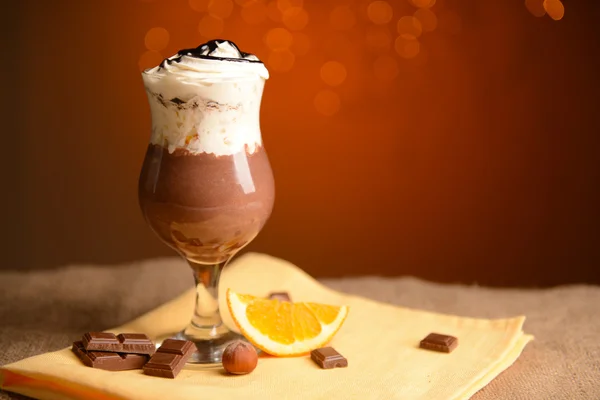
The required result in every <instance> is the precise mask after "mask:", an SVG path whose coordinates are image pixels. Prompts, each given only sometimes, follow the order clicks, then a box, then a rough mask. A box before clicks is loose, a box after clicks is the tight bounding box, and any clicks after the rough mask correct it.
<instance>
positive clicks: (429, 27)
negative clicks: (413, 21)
mask: <svg viewBox="0 0 600 400" xmlns="http://www.w3.org/2000/svg"><path fill="white" fill-rule="evenodd" d="M415 18H417V19H418V20H419V22H421V27H422V28H423V32H432V31H434V30H435V28H436V27H437V23H438V19H437V16H436V15H435V13H434V12H433V11H431V10H430V9H429V8H419V9H418V10H417V11H415Z"/></svg>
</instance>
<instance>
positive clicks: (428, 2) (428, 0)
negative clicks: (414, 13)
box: [410, 0, 435, 8]
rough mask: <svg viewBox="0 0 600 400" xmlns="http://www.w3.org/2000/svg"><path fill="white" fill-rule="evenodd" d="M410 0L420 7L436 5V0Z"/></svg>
mask: <svg viewBox="0 0 600 400" xmlns="http://www.w3.org/2000/svg"><path fill="white" fill-rule="evenodd" d="M410 2H411V3H412V5H413V6H415V7H419V8H431V7H433V6H434V5H435V0H410Z"/></svg>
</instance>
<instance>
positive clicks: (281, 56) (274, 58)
mask: <svg viewBox="0 0 600 400" xmlns="http://www.w3.org/2000/svg"><path fill="white" fill-rule="evenodd" d="M295 61H296V57H295V56H294V53H292V52H291V51H289V50H288V49H281V50H273V51H272V52H271V53H270V54H269V58H268V59H267V66H268V67H269V70H273V71H276V72H287V71H289V70H291V69H292V67H293V66H294V62H295Z"/></svg>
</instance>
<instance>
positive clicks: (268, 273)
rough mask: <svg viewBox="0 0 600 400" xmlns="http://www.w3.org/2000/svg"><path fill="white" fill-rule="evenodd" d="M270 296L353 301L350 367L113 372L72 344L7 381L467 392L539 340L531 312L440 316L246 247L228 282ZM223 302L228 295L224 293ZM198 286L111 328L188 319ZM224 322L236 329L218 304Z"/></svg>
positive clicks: (343, 334) (145, 387)
mask: <svg viewBox="0 0 600 400" xmlns="http://www.w3.org/2000/svg"><path fill="white" fill-rule="evenodd" d="M228 287H230V288H232V289H233V290H235V291H237V292H241V293H248V294H254V295H258V296H264V295H266V294H268V293H269V292H271V291H288V292H290V293H291V295H292V298H293V300H294V301H315V302H323V303H329V304H347V305H349V306H350V313H349V315H348V318H347V320H346V322H345V324H344V326H342V328H341V329H340V331H339V332H338V334H337V335H336V336H335V337H334V338H333V341H332V342H331V345H332V346H333V347H335V348H336V349H337V350H338V351H339V352H340V353H341V354H343V355H344V356H345V357H347V358H348V361H349V366H348V368H336V369H332V370H322V369H320V368H318V367H317V366H316V365H315V364H314V363H313V362H312V361H311V360H310V357H292V358H275V357H261V358H260V359H259V363H258V367H257V368H256V370H255V371H254V372H253V373H251V374H249V375H243V376H228V375H226V374H224V372H223V371H222V370H220V369H213V370H200V369H199V368H198V367H196V366H194V365H191V364H188V365H187V366H186V367H185V368H184V369H183V370H182V372H181V373H180V374H179V376H178V377H177V378H176V379H174V380H171V379H162V378H155V377H150V376H146V375H143V374H142V371H141V370H135V371H124V372H109V371H103V370H98V369H92V368H89V367H85V366H83V365H82V364H81V362H80V361H79V360H78V359H77V358H76V357H75V355H73V354H72V353H71V351H70V350H69V349H64V350H60V351H56V352H53V353H47V354H42V355H39V356H35V357H31V358H28V359H25V360H21V361H18V362H16V363H13V364H10V365H6V366H4V367H3V368H1V369H0V387H2V388H3V389H4V390H8V391H13V392H17V393H21V394H24V395H28V396H31V397H36V398H39V399H53V400H54V399H56V400H63V399H81V398H85V399H98V400H100V399H102V400H104V399H107V400H113V399H144V400H147V399H150V400H152V399H165V398H169V399H193V400H198V399H216V398H221V399H229V398H236V399H237V398H240V399H261V400H263V399H435V400H445V399H448V400H450V399H468V398H469V397H471V396H472V395H473V394H474V393H476V392H477V391H478V390H480V389H481V388H482V387H484V386H485V385H487V384H488V383H489V382H490V381H491V380H492V379H494V378H495V377H496V376H498V374H500V373H501V372H502V371H504V370H505V369H506V368H508V367H509V366H510V365H511V364H512V363H513V362H514V361H515V360H516V359H517V358H518V357H519V355H520V354H521V352H522V350H523V348H524V347H525V345H526V344H527V343H528V342H529V341H530V340H532V339H533V337H532V336H530V335H525V334H524V333H523V331H522V326H523V322H524V320H525V317H516V318H509V319H497V320H486V319H475V318H462V317H458V316H454V315H443V314H435V313H431V312H424V311H419V310H413V309H408V308H403V307H396V306H392V305H388V304H383V303H378V302H375V301H371V300H368V299H364V298H360V297H357V296H350V295H345V294H343V293H338V292H335V291H333V290H330V289H328V288H326V287H324V286H322V285H321V284H319V283H318V282H316V281H315V280H313V279H312V278H311V277H310V276H308V275H307V274H305V273H304V272H303V271H302V270H300V269H298V268H297V267H295V266H294V265H292V264H290V263H288V262H286V261H283V260H279V259H276V258H273V257H270V256H267V255H263V254H255V253H248V254H246V255H244V256H242V257H240V258H239V259H237V260H236V261H235V262H234V263H232V264H231V266H229V267H228V268H226V269H225V271H224V274H223V279H222V284H221V294H224V290H225V289H226V288H228ZM221 300H222V301H223V296H221ZM193 302H194V291H193V290H190V291H188V292H186V293H184V294H182V295H181V296H180V297H178V298H176V299H174V300H172V301H171V302H169V303H167V304H164V305H163V306H161V307H159V308H157V309H155V310H153V311H151V312H149V313H148V314H146V315H143V316H141V317H140V318H138V319H136V320H134V321H131V322H130V323H128V324H126V325H124V326H121V327H118V328H115V329H112V330H111V331H113V332H144V333H146V334H148V335H149V336H151V337H154V338H156V337H161V336H164V335H166V334H168V333H170V332H175V331H177V330H179V329H181V328H182V327H183V326H185V325H186V324H187V322H188V320H189V318H190V315H191V313H192V305H193ZM221 313H222V315H223V319H224V321H225V323H226V324H227V325H228V326H230V327H233V323H232V320H231V316H230V315H228V313H227V307H226V305H225V304H223V302H222V303H221ZM431 332H438V333H443V334H449V335H453V336H456V337H458V339H459V345H458V347H457V348H456V350H454V351H453V352H452V353H450V354H443V353H436V352H432V351H426V350H422V349H419V348H418V344H419V341H420V340H421V339H422V338H424V337H425V336H426V335H427V334H429V333H431Z"/></svg>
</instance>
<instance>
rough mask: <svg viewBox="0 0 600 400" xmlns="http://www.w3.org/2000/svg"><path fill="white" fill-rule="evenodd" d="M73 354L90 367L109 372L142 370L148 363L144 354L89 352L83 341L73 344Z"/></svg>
mask: <svg viewBox="0 0 600 400" xmlns="http://www.w3.org/2000/svg"><path fill="white" fill-rule="evenodd" d="M71 350H72V351H73V353H75V355H76V356H77V357H78V358H79V359H80V360H81V362H82V363H83V364H85V365H87V366H88V367H92V368H98V369H104V370H107V371H127V370H131V369H140V368H142V367H143V366H144V364H146V362H148V358H149V356H147V355H144V354H123V353H112V352H106V351H87V350H86V349H85V348H84V347H83V342H82V341H77V342H73V347H72V348H71Z"/></svg>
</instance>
